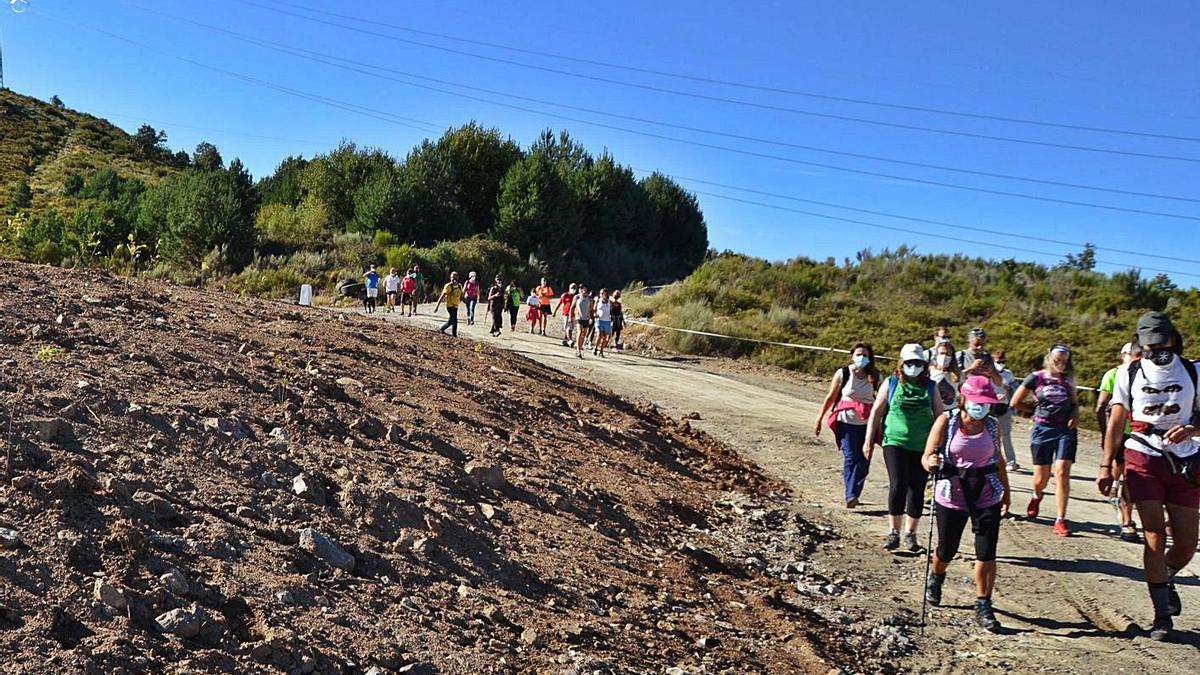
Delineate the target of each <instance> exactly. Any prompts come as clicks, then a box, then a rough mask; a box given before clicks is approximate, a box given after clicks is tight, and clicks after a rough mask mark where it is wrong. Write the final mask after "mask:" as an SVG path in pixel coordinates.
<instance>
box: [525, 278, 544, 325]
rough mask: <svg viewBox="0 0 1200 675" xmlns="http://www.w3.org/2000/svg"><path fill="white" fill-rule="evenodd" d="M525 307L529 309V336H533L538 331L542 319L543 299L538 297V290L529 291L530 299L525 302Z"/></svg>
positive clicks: (526, 315) (527, 313)
mask: <svg viewBox="0 0 1200 675" xmlns="http://www.w3.org/2000/svg"><path fill="white" fill-rule="evenodd" d="M525 306H526V307H527V308H528V311H527V312H526V314H525V318H526V319H528V320H529V334H530V335H533V334H534V333H536V332H537V331H538V325H539V324H540V322H541V319H542V317H541V314H542V299H541V298H540V297H538V294H537V289H536V288H535V289H533V290H531V291H529V297H528V298H526V300H525Z"/></svg>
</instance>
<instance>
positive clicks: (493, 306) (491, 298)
mask: <svg viewBox="0 0 1200 675" xmlns="http://www.w3.org/2000/svg"><path fill="white" fill-rule="evenodd" d="M487 301H488V306H487V309H486V310H484V313H483V317H484V318H485V319H486V318H487V315H488V313H489V312H490V313H491V315H492V329H491V330H490V331H488V333H490V334H491V336H492V337H500V333H501V330H502V329H503V328H504V282H503V281H502V280H501V279H500V275H498V274H497V275H496V278H495V279H494V280H493V281H492V286H491V288H489V289H488V294H487Z"/></svg>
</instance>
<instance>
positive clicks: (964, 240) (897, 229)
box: [695, 190, 1200, 277]
mask: <svg viewBox="0 0 1200 675" xmlns="http://www.w3.org/2000/svg"><path fill="white" fill-rule="evenodd" d="M695 193H696V194H698V195H704V196H706V197H716V198H717V199H726V200H729V201H733V202H739V203H742V204H750V205H752V206H761V207H763V208H768V209H775V210H776V211H787V212H789V213H798V214H801V215H805V216H812V217H814V218H825V219H827V220H833V221H837V222H840V223H850V224H853V225H862V226H863V227H873V228H878V229H881V230H891V231H893V232H903V233H904V234H907V235H909V236H924V237H936V238H938V239H942V240H946V241H957V242H961V243H964V244H975V245H978V246H986V247H988V248H1002V249H1006V250H1009V251H1020V252H1022V253H1026V254H1030V253H1032V254H1036V255H1045V256H1051V257H1055V258H1061V257H1062V255H1061V254H1059V253H1051V252H1049V251H1037V250H1034V249H1029V248H1024V247H1018V246H1006V245H1004V244H997V243H996V242H993V241H979V240H977V239H967V238H965V237H954V236H949V235H944V234H925V233H923V232H919V231H913V230H911V229H908V228H903V227H894V226H891V225H882V224H880V223H872V222H868V221H865V220H857V219H855V218H843V217H841V216H831V215H829V214H826V213H817V212H816V211H805V210H803V209H794V208H791V207H788V206H780V205H778V204H769V203H767V202H759V201H754V200H752V199H742V198H741V197H731V196H729V195H723V194H720V193H716V192H704V191H702V190H696V191H695ZM1096 262H1097V263H1100V264H1103V265H1113V266H1116V267H1126V268H1130V269H1134V268H1137V269H1143V270H1146V271H1149V272H1161V273H1163V274H1174V275H1178V276H1188V277H1200V274H1196V273H1192V272H1179V271H1176V270H1164V269H1157V268H1154V267H1141V266H1140V265H1138V266H1134V265H1126V264H1125V263H1117V262H1112V261H1109V260H1097V261H1096Z"/></svg>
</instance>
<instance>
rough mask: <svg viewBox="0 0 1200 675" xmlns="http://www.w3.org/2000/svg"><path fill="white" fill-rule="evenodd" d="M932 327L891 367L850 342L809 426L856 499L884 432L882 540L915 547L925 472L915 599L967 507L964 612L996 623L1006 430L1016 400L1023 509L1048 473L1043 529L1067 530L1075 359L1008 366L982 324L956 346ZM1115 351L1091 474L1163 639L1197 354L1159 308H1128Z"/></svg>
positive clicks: (1054, 352) (1057, 351)
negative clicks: (1137, 550) (1048, 509)
mask: <svg viewBox="0 0 1200 675" xmlns="http://www.w3.org/2000/svg"><path fill="white" fill-rule="evenodd" d="M933 338H934V343H933V346H932V347H931V348H928V349H926V348H924V347H923V346H922V345H920V344H906V345H904V347H903V348H902V349H901V350H900V358H899V362H898V363H897V365H896V368H895V370H894V372H893V373H892V374H890V375H886V376H885V375H884V374H883V373H882V372H881V370H880V368H879V367H878V365H877V359H876V356H875V353H874V351H873V350H872V348H871V345H869V344H866V343H859V344H856V345H854V347H853V349H852V350H851V354H850V362H849V364H847V365H846V366H843V367H841V368H839V369H838V370H837V371H836V372H835V373H834V374H833V377H832V380H831V382H830V386H829V392H828V394H827V395H826V397H825V400H824V402H823V404H822V406H821V411H820V414H819V415H818V416H817V420H816V423H815V424H814V428H813V432H814V434H817V435H819V434H820V433H821V427H822V426H829V427H830V428H831V429H832V431H833V434H834V437H835V439H836V441H837V444H838V447H839V448H840V450H841V452H842V455H843V480H844V483H845V503H846V507H847V508H855V507H856V506H857V505H858V503H859V500H860V498H861V495H862V491H863V486H864V484H865V482H866V479H867V474H868V472H869V470H870V464H871V458H872V456H873V455H874V452H875V449H876V448H877V447H882V448H883V457H884V463H885V465H886V467H887V474H888V499H887V520H888V531H887V535H886V537H885V539H884V544H883V546H884V548H885V549H888V550H896V549H901V548H903V549H907V550H908V551H912V552H914V553H917V552H920V551H921V550H922V547H921V545H920V544H919V543H918V541H917V534H916V532H917V526H918V524H919V521H920V519H921V516H922V515H923V513H924V512H925V492H926V486H927V483H928V481H929V480H930V477H932V478H933V481H934V484H933V490H932V493H933V494H932V498H931V499H930V503H929V510H930V516H931V520H932V521H933V522H935V523H936V526H937V531H938V544H937V547H936V548H934V549H933V550H930V549H931V548H932V546H926V547H925V550H926V554H927V556H929V561H928V562H929V564H930V567H931V568H932V569H931V573H927V575H926V583H925V601H926V602H928V603H930V604H933V605H939V604H940V603H941V599H942V586H943V583H944V581H945V578H946V570H947V568H948V565H949V563H950V561H951V560H952V559H953V558H954V556H955V554H956V553H957V552H958V548H959V543H960V541H961V538H962V535H963V532H964V530H965V528H966V525H967V523H968V522H970V524H971V530H972V533H973V534H974V535H975V560H976V562H975V586H976V589H975V590H976V601H975V619H976V621H977V623H978V624H979V625H980V626H982V627H983V628H985V629H987V630H991V631H995V630H998V629H999V628H1000V623H999V621H998V620H997V619H996V616H995V613H994V611H993V608H992V590H993V588H994V586H995V581H996V550H997V544H998V541H999V533H1000V523H1001V520H1002V518H1003V517H1005V516H1008V515H1010V514H1009V508H1010V505H1011V500H1012V490H1011V483H1010V481H1011V473H1012V472H1015V471H1017V470H1018V469H1019V468H1020V465H1019V463H1018V462H1017V458H1016V452H1015V449H1014V447H1013V442H1012V426H1013V416H1014V415H1016V414H1022V415H1026V416H1029V417H1031V418H1032V421H1033V427H1032V432H1031V442H1030V463H1031V464H1032V467H1033V470H1032V480H1031V485H1030V487H1031V488H1032V492H1033V496H1032V497H1031V498H1030V500H1029V503H1028V505H1027V506H1026V509H1025V515H1026V517H1027V518H1028V519H1029V520H1031V521H1033V520H1036V519H1037V518H1038V516H1039V514H1040V513H1041V509H1042V500H1043V499H1044V497H1045V490H1046V488H1047V486H1048V485H1049V483H1050V479H1051V478H1052V477H1053V479H1054V483H1055V493H1054V497H1055V504H1054V511H1055V518H1054V524H1053V532H1054V534H1056V535H1058V536H1061V537H1067V536H1070V535H1071V526H1070V524H1069V523H1068V521H1067V506H1068V502H1069V499H1070V480H1071V467H1072V465H1073V464H1074V462H1075V459H1076V451H1077V448H1078V444H1079V435H1078V425H1079V419H1080V412H1081V411H1080V405H1079V398H1078V394H1077V387H1076V384H1075V378H1074V375H1075V362H1074V360H1073V355H1072V352H1071V349H1070V347H1068V346H1066V345H1063V344H1055V345H1053V346H1051V347H1050V348H1049V349H1047V350H1046V352H1045V355H1044V357H1043V359H1042V367H1041V368H1040V369H1038V370H1036V371H1034V372H1033V373H1030V374H1029V375H1027V376H1026V377H1025V378H1024V379H1023V380H1020V381H1019V382H1018V380H1017V378H1016V377H1015V375H1014V374H1013V373H1012V372H1011V371H1010V370H1009V369H1008V367H1007V364H1006V361H1005V353H1004V350H999V349H998V350H990V351H989V350H988V349H987V332H986V331H984V330H983V329H982V328H972V329H971V331H970V333H969V334H968V338H967V339H968V347H967V348H966V349H963V350H955V348H954V346H953V344H952V343H951V340H950V336H949V331H948V330H946V329H945V328H944V327H942V328H939V329H938V331H936V332H935V333H934V336H933ZM1120 356H1121V359H1122V364H1121V365H1120V366H1117V367H1115V368H1113V369H1111V370H1109V371H1108V372H1106V373H1105V374H1104V377H1103V378H1102V380H1101V382H1100V386H1099V388H1098V397H1097V401H1096V406H1095V413H1096V415H1097V421H1098V422H1099V425H1100V429H1101V433H1102V436H1101V437H1102V446H1103V450H1104V455H1103V459H1102V460H1101V462H1100V464H1099V468H1098V471H1097V479H1096V484H1097V487H1098V489H1099V491H1100V493H1101V494H1103V495H1105V496H1106V497H1109V498H1112V499H1114V500H1116V501H1117V503H1118V506H1119V514H1120V519H1121V534H1120V536H1121V539H1122V540H1124V541H1129V542H1135V543H1136V542H1139V541H1142V543H1143V547H1144V554H1143V563H1144V569H1145V575H1146V582H1147V584H1148V589H1149V594H1150V599H1151V603H1152V606H1153V610H1154V619H1153V623H1152V624H1151V628H1150V631H1149V634H1150V637H1151V638H1152V639H1154V640H1163V639H1166V637H1167V636H1168V635H1169V633H1170V631H1172V630H1173V621H1172V618H1173V617H1175V616H1179V614H1180V612H1181V611H1182V608H1181V602H1180V598H1179V594H1178V593H1177V592H1176V590H1175V585H1174V580H1175V577H1176V575H1177V574H1178V573H1179V571H1180V570H1181V569H1183V568H1184V567H1185V566H1186V565H1187V564H1188V562H1190V560H1191V558H1192V555H1193V554H1194V553H1195V551H1196V543H1197V523H1198V520H1200V517H1198V513H1200V485H1198V473H1200V470H1198V466H1200V441H1198V440H1197V435H1198V432H1197V420H1198V419H1200V397H1197V386H1196V379H1197V378H1196V365H1195V364H1194V363H1193V362H1192V361H1190V360H1188V359H1185V358H1184V357H1183V338H1182V336H1181V335H1180V334H1179V331H1178V330H1176V328H1175V326H1174V325H1173V323H1172V322H1171V320H1170V318H1169V317H1167V316H1166V315H1164V314H1162V313H1160V312H1148V313H1146V314H1144V315H1143V316H1142V317H1141V318H1140V319H1139V321H1138V323H1137V327H1136V331H1135V333H1134V338H1133V340H1132V341H1131V342H1129V343H1128V344H1126V345H1125V346H1124V347H1123V348H1122V350H1121V355H1120ZM1134 509H1136V510H1137V514H1138V517H1139V519H1140V520H1141V526H1142V532H1141V534H1142V536H1139V534H1138V530H1137V527H1136V525H1135V524H1134V521H1133V510H1134ZM901 530H903V533H901ZM932 534H933V533H932V531H930V541H931V542H932ZM1168 534H1169V536H1170V539H1171V541H1170V546H1169V547H1168V545H1167V542H1168ZM1143 539H1144V541H1143Z"/></svg>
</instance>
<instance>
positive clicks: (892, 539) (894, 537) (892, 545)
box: [883, 530, 900, 551]
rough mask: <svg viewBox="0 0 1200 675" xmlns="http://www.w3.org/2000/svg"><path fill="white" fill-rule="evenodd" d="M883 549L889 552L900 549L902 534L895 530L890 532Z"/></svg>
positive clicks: (884, 541)
mask: <svg viewBox="0 0 1200 675" xmlns="http://www.w3.org/2000/svg"><path fill="white" fill-rule="evenodd" d="M883 547H884V548H886V549H887V550H889V551H894V550H896V549H898V548H900V533H899V532H897V531H895V530H892V531H891V532H888V535H887V538H885V539H884V540H883Z"/></svg>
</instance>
